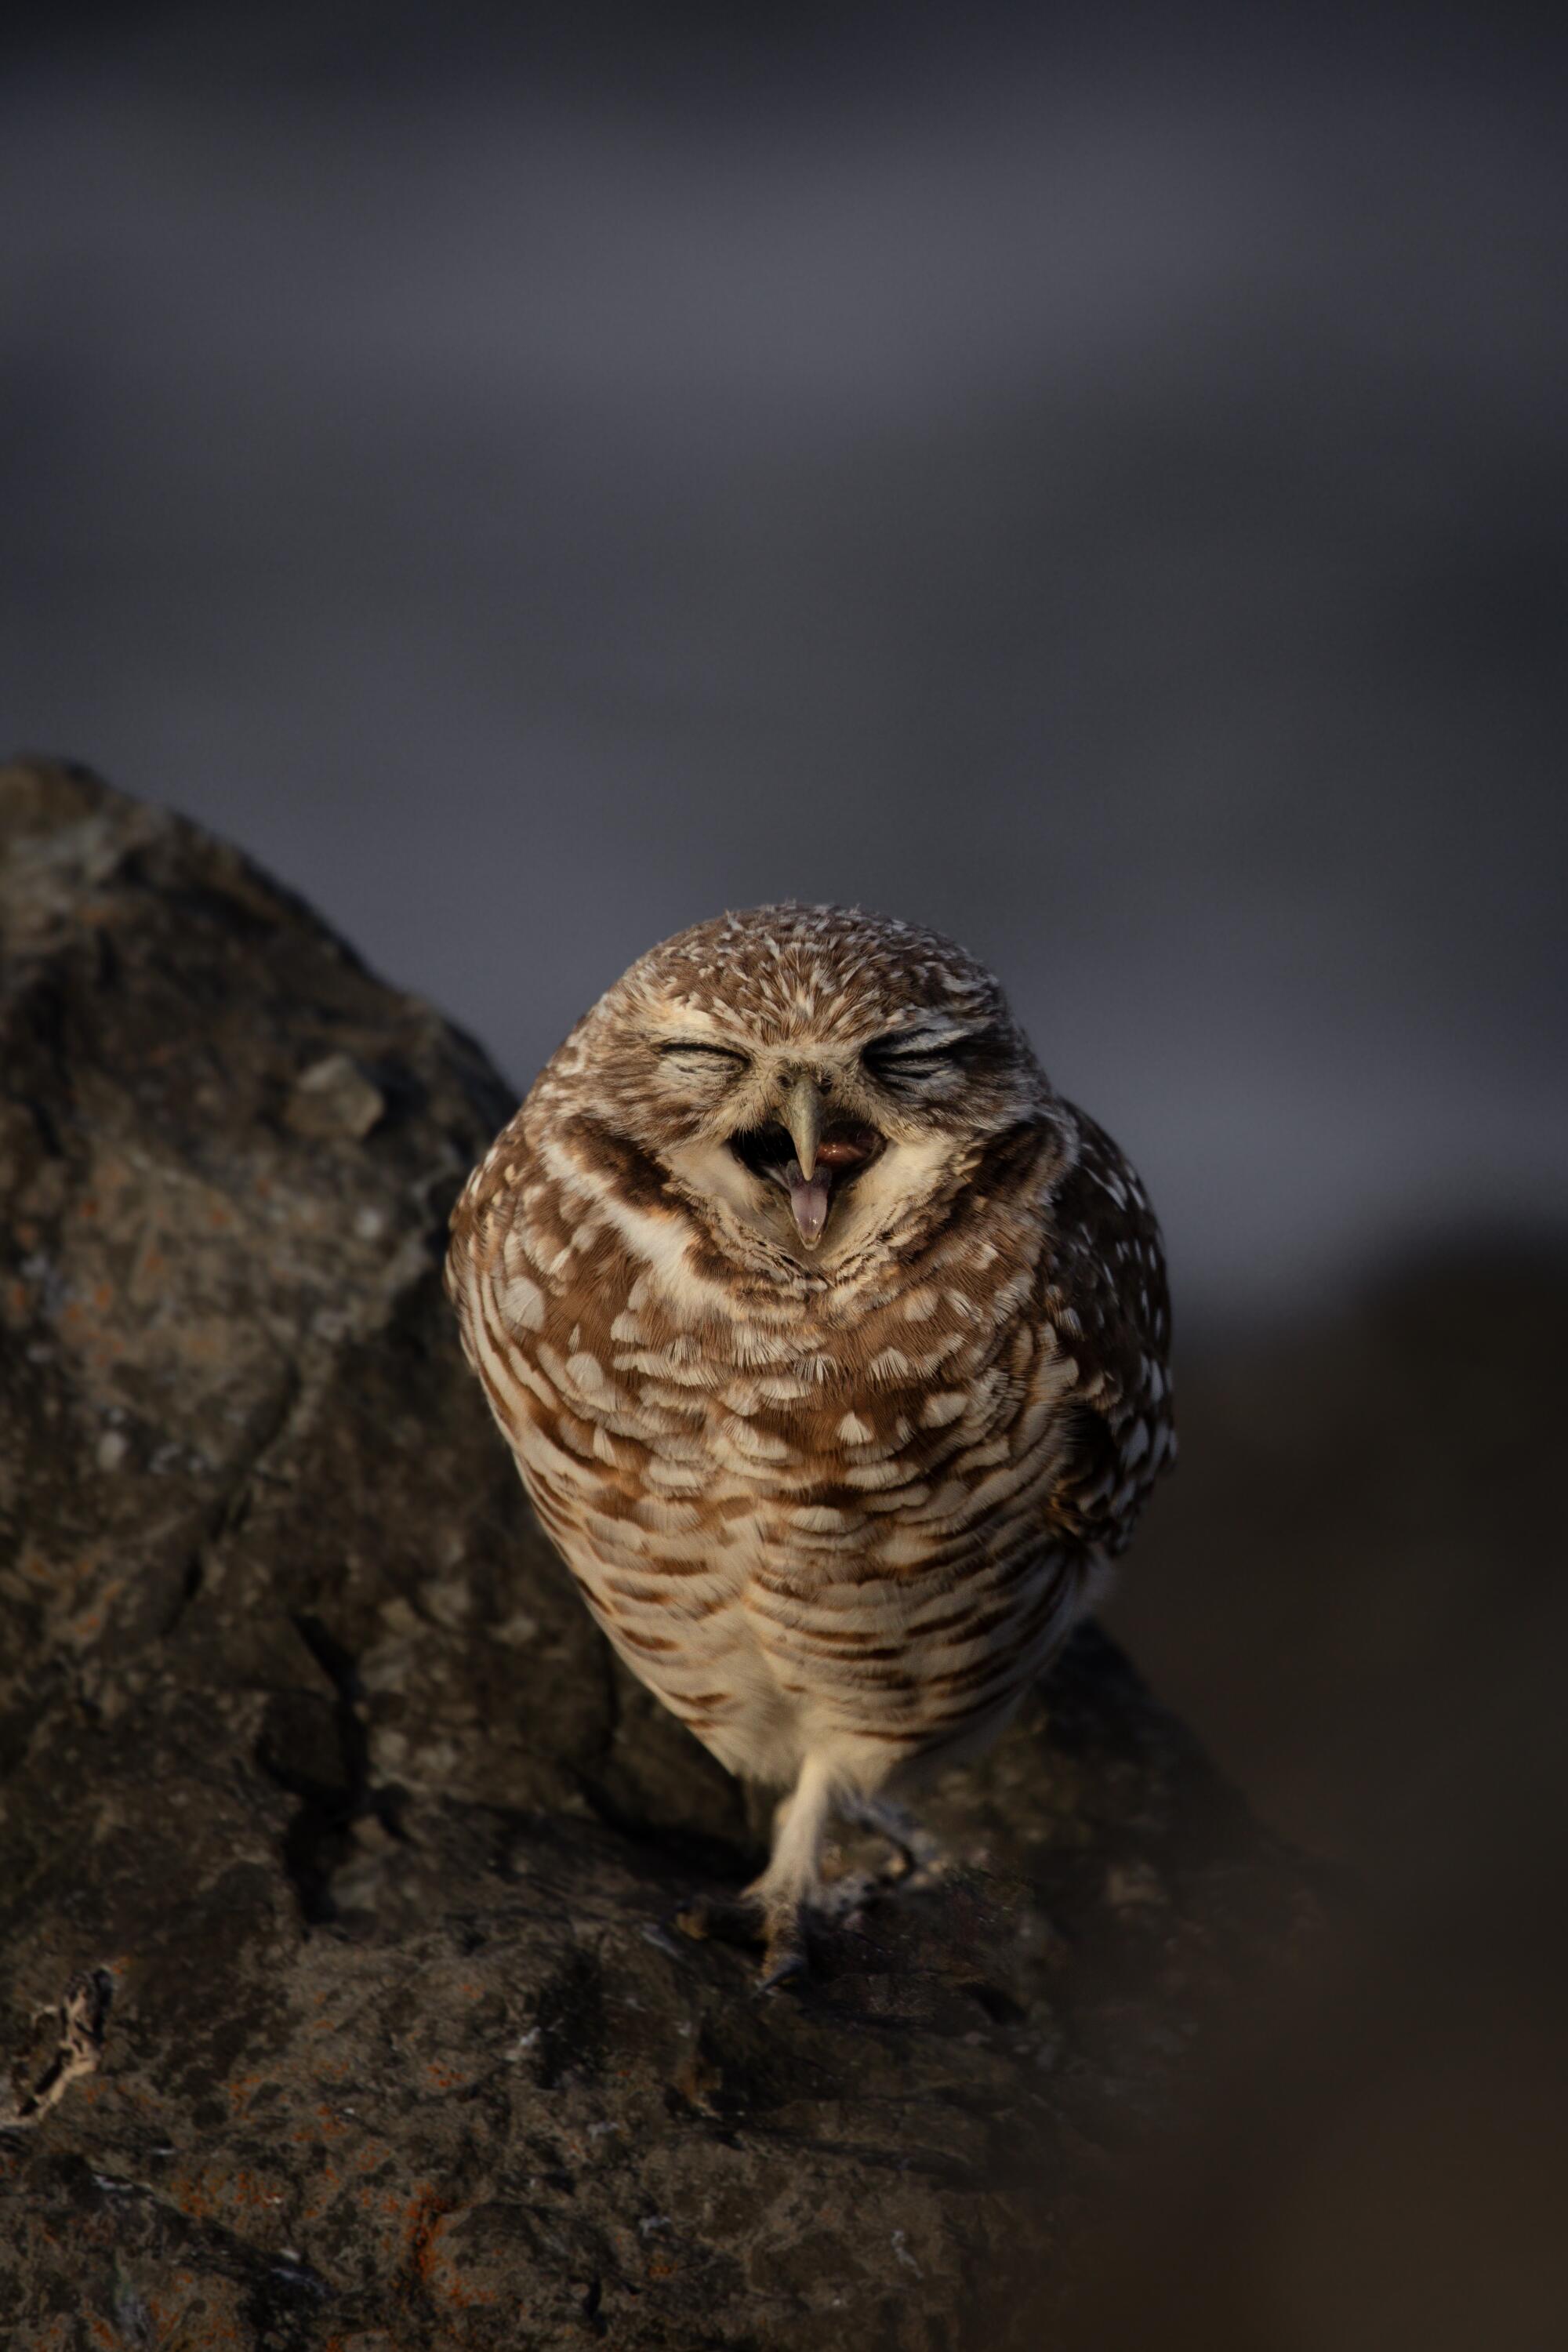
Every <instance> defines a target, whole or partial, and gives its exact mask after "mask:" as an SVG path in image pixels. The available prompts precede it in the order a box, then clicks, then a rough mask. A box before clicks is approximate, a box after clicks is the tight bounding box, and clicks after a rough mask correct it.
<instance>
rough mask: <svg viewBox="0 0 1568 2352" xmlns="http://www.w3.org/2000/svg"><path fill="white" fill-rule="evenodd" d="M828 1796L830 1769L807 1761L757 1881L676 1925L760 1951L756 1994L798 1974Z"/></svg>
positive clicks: (706, 1901) (817, 1882)
mask: <svg viewBox="0 0 1568 2352" xmlns="http://www.w3.org/2000/svg"><path fill="white" fill-rule="evenodd" d="M833 1796H834V1789H833V1773H832V1769H831V1767H830V1766H829V1765H828V1764H827V1763H826V1761H825V1760H824V1759H821V1758H819V1757H809V1756H808V1757H807V1759H806V1760H805V1764H804V1765H803V1766H802V1767H801V1772H800V1778H799V1780H797V1781H796V1782H795V1787H794V1789H793V1790H791V1792H790V1794H789V1795H788V1796H787V1797H786V1798H785V1799H784V1802H783V1804H782V1805H780V1807H779V1809H778V1811H777V1813H776V1814H775V1815H774V1818H773V1853H772V1855H771V1856H770V1858H769V1862H768V1866H767V1868H766V1870H764V1871H763V1874H762V1876H761V1877H760V1878H756V1879H753V1880H752V1884H751V1885H750V1886H748V1887H747V1888H746V1889H745V1890H744V1892H743V1893H742V1895H739V1896H738V1897H735V1898H732V1899H731V1900H729V1901H722V1900H719V1901H716V1900H714V1899H712V1898H711V1897H705V1898H702V1899H700V1900H699V1901H698V1902H696V1903H694V1904H691V1905H689V1906H688V1908H687V1909H686V1910H684V1911H683V1912H682V1913H681V1914H680V1916H679V1919H678V1921H677V1923H676V1924H677V1925H678V1926H679V1927H680V1928H681V1929H682V1930H683V1932H684V1933H685V1934H687V1935H689V1936H697V1937H706V1936H720V1937H723V1938H724V1939H725V1940H726V1941H727V1942H736V1943H748V1944H761V1945H762V1946H763V1966H762V1973H761V1976H760V1978H759V1979H758V1985H757V1990H759V1991H760V1992H772V1991H773V1990H774V1988H775V1987H776V1986H778V1985H782V1984H787V1983H788V1982H789V1981H790V1979H792V1978H794V1977H799V1976H804V1975H805V1970H806V1967H807V1965H808V1962H807V1954H806V1945H805V1924H804V1916H803V1915H804V1914H805V1912H806V1911H807V1910H808V1909H809V1908H810V1907H811V1906H812V1904H813V1902H814V1901H815V1900H816V1897H817V1896H818V1895H820V1893H821V1888H822V1880H821V1876H820V1872H819V1864H820V1860H821V1854H822V1838H823V1832H824V1831H825V1830H826V1826H827V1816H828V1812H829V1811H830V1809H831V1806H832V1803H833Z"/></svg>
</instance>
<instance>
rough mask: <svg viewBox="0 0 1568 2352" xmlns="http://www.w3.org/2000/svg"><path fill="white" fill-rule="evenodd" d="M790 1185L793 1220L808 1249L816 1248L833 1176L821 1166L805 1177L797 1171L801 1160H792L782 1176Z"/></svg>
mask: <svg viewBox="0 0 1568 2352" xmlns="http://www.w3.org/2000/svg"><path fill="white" fill-rule="evenodd" d="M784 1181H785V1183H786V1184H787V1185H788V1186H789V1204H790V1207H791V1208H792V1209H793V1210H794V1211H795V1224H796V1226H797V1227H798V1228H799V1232H800V1237H801V1240H802V1241H803V1242H804V1243H805V1245H806V1247H807V1249H812V1248H815V1246H816V1244H817V1243H818V1242H819V1241H820V1240H821V1239H822V1228H823V1226H824V1225H825V1224H826V1223H827V1202H828V1195H829V1193H830V1192H831V1190H832V1181H833V1180H832V1178H831V1177H830V1176H829V1175H828V1173H827V1171H826V1169H824V1168H820V1167H819V1168H818V1169H817V1171H816V1175H815V1176H813V1177H811V1178H809V1179H807V1178H806V1177H805V1176H803V1175H802V1174H801V1172H800V1162H799V1160H791V1161H790V1163H789V1168H788V1170H787V1171H786V1173H785V1176H784Z"/></svg>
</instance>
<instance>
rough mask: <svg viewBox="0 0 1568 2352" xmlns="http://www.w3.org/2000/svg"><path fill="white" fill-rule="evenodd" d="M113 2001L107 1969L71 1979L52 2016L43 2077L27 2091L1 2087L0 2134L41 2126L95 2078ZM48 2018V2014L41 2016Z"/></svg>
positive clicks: (110, 1979) (82, 1974) (84, 1973)
mask: <svg viewBox="0 0 1568 2352" xmlns="http://www.w3.org/2000/svg"><path fill="white" fill-rule="evenodd" d="M113 1998H114V1979H113V1977H112V1976H111V1975H110V1971H109V1970H108V1969H82V1971H81V1973H80V1974H79V1976H74V1977H72V1979H71V1980H70V1982H69V1983H68V1985H67V1987H66V1989H65V1990H64V1992H63V1993H62V1994H61V1995H60V2000H59V2008H58V2011H56V2012H54V2014H55V2015H56V2017H57V2018H58V2026H59V2032H58V2038H57V2040H56V2042H55V2047H54V2051H53V2053H52V2054H51V2056H50V2058H49V2060H48V2063H47V2065H46V2066H45V2068H44V2070H43V2073H42V2074H40V2075H39V2076H38V2079H37V2082H36V2083H35V2084H33V2086H32V2088H31V2089H30V2090H22V2089H21V2088H19V2087H16V2086H15V2085H13V2086H9V2087H7V2086H0V2130H4V2129H5V2128H7V2127H14V2126H16V2125H18V2124H36V2123H38V2122H41V2120H42V2119H43V2117H44V2116H47V2114H48V2112H49V2109H50V2108H51V2107H52V2106H55V2105H58V2102H59V2101H60V2100H61V2099H63V2098H64V2096H65V2095H66V2093H67V2092H68V2090H69V2088H70V2086H71V2084H73V2083H75V2082H77V2081H79V2079H80V2077H81V2076H82V2075H84V2074H97V2072H98V2067H99V2062H100V2059H101V2058H102V2056H103V2034H104V2028H105V2026H106V2025H107V2023H108V2021H109V2004H110V2001H111V2000H113ZM49 2014H50V2011H47V2010H45V2011H42V2012H41V2015H42V2016H44V2017H47V2016H48V2015H49Z"/></svg>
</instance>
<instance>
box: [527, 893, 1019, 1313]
mask: <svg viewBox="0 0 1568 2352" xmlns="http://www.w3.org/2000/svg"><path fill="white" fill-rule="evenodd" d="M563 1059H564V1061H565V1062H566V1064H567V1065H568V1066H569V1069H570V1072H571V1076H572V1080H573V1083H572V1087H571V1090H572V1092H573V1093H574V1095H576V1097H577V1101H578V1106H579V1108H581V1109H582V1110H583V1111H584V1113H586V1114H587V1115H589V1116H591V1117H592V1118H594V1120H595V1124H597V1125H599V1126H601V1127H603V1128H605V1129H609V1130H610V1131H611V1132H613V1133H615V1134H616V1135H618V1136H620V1137H622V1138H624V1139H626V1141H628V1142H630V1143H631V1144H633V1145H634V1146H635V1147H636V1148H637V1150H638V1151H639V1152H640V1153H641V1154H643V1155H645V1156H646V1157H647V1158H648V1159H650V1160H653V1161H654V1162H656V1163H657V1165H658V1167H659V1169H660V1170H661V1171H663V1172H664V1174H665V1175H666V1177H668V1178H669V1179H673V1180H674V1181H673V1186H672V1188H671V1189H672V1190H673V1191H674V1192H677V1194H679V1195H683V1196H684V1197H685V1199H686V1200H687V1201H688V1202H689V1203H690V1204H691V1206H692V1207H693V1208H694V1209H696V1210H697V1211H698V1212H699V1213H704V1212H705V1213H706V1215H705V1222H709V1223H713V1224H715V1225H716V1226H717V1227H719V1228H720V1229H721V1230H722V1232H723V1233H724V1234H725V1235H726V1236H727V1237H728V1238H729V1239H730V1240H731V1241H735V1240H737V1239H745V1238H748V1237H749V1238H750V1239H752V1240H755V1241H760V1242H763V1243H764V1244H769V1245H771V1247H772V1248H773V1250H778V1249H782V1250H784V1252H785V1253H786V1254H787V1255H789V1256H790V1257H792V1258H795V1259H796V1260H799V1261H802V1262H804V1263H807V1264H812V1265H818V1266H821V1267H823V1268H824V1270H826V1266H827V1265H828V1264H830V1263H831V1262H832V1261H833V1260H835V1259H837V1258H839V1257H842V1256H843V1255H845V1254H846V1253H847V1252H848V1251H851V1250H856V1249H858V1248H860V1247H862V1246H864V1245H865V1244H867V1243H868V1242H870V1241H873V1240H874V1239H875V1238H876V1237H877V1235H878V1234H879V1233H882V1232H890V1231H891V1230H892V1229H894V1228H895V1227H897V1226H899V1225H900V1224H901V1223H903V1222H904V1221H905V1219H906V1216H907V1214H908V1213H909V1212H910V1210H911V1209H918V1208H919V1207H921V1205H922V1204H923V1203H925V1202H929V1201H931V1199H932V1198H933V1197H935V1196H936V1195H938V1194H939V1193H942V1192H944V1191H947V1190H951V1189H952V1185H953V1184H954V1183H955V1182H961V1181H963V1177H964V1176H965V1174H966V1173H967V1172H968V1171H969V1170H970V1169H971V1168H973V1165H974V1164H975V1161H976V1160H978V1158H979V1156H980V1154H981V1152H982V1151H983V1150H984V1147H985V1145H986V1143H987V1142H988V1141H989V1140H990V1139H992V1138H994V1137H995V1136H997V1135H999V1134H1001V1133H1003V1132H1005V1130H1007V1129H1011V1128H1014V1127H1016V1126H1017V1125H1018V1123H1019V1122H1020V1121H1022V1120H1025V1119H1030V1118H1038V1117H1040V1116H1041V1115H1042V1113H1045V1112H1047V1110H1048V1109H1049V1108H1051V1107H1052V1106H1053V1105H1054V1103H1055V1097H1054V1096H1053V1095H1052V1093H1051V1089H1050V1087H1049V1086H1048V1084H1047V1080H1046V1078H1045V1076H1044V1075H1043V1073H1042V1071H1041V1069H1040V1067H1039V1065H1038V1064H1037V1061H1036V1060H1035V1057H1034V1055H1033V1054H1032V1053H1031V1052H1030V1050H1029V1046H1028V1043H1027V1041H1026V1038H1025V1036H1024V1034H1023V1033H1022V1031H1021V1030H1020V1029H1019V1028H1018V1026H1017V1024H1016V1022H1015V1021H1014V1020H1013V1018H1012V1015H1011V1014H1010V1013H1009V1012H1008V1009H1007V1004H1006V1001H1005V998H1004V996H1003V994H1002V992H1001V989H1000V988H999V987H998V985H997V983H996V982H995V981H994V979H993V978H992V976H991V974H990V973H989V972H988V971H985V970H984V968H983V967H982V966H981V965H979V964H977V963H976V962H974V961H973V958H972V957H970V956H968V955H966V954H965V953H964V952H963V950H962V949H961V948H958V947H955V946H954V945H953V944H952V941H951V940H944V939H942V938H939V937H938V936H937V935H936V934H935V933H934V932H931V931H924V930H920V929H916V928H915V927H914V926H913V925H911V924H909V923H900V922H894V921H890V920H888V919H885V918H882V917H879V916H876V915H868V914H864V913H862V912H861V911H860V910H859V909H858V908H842V907H803V906H797V905H793V904H790V905H783V906H777V907H761V908H754V909H752V910H751V911H749V912H747V913H743V914H731V915H723V916H720V917H719V918H717V919H715V920H713V921H711V922H708V923H701V924H699V925H698V926H697V927H696V928H695V929H691V930H689V931H682V932H681V933H679V936H678V937H676V938H675V939H672V940H666V941H665V942H664V944H663V945H662V946H660V947H657V948H654V949H652V950H650V951H649V953H648V954H647V955H646V956H644V957H642V958H641V959H640V960H639V961H637V963H635V964H634V965H633V966H632V968H631V970H630V971H628V972H627V973H626V975H625V977H624V978H623V979H622V980H620V981H618V982H616V986H615V987H614V988H612V989H611V990H610V991H609V992H608V993H607V994H606V995H605V996H604V997H602V998H601V999H600V1001H599V1003H598V1004H597V1005H595V1008H594V1010H593V1012H592V1013H590V1014H589V1015H588V1017H587V1019H586V1020H585V1021H584V1023H583V1024H582V1025H581V1026H580V1028H579V1029H578V1030H577V1031H576V1032H574V1036H573V1038H572V1039H571V1040H570V1041H569V1042H568V1045H567V1047H566V1048H564V1049H563ZM563 1075H565V1072H564V1071H563ZM590 1087H591V1097H592V1107H591V1108H590V1103H589V1101H588V1100H585V1099H584V1095H585V1093H586V1092H587V1091H588V1090H589V1088H590Z"/></svg>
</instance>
